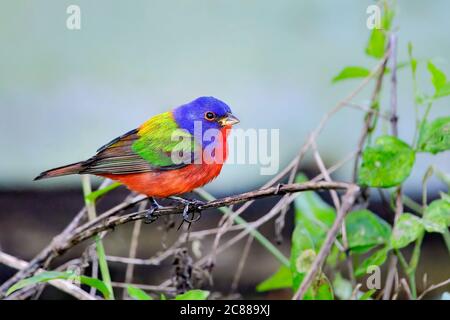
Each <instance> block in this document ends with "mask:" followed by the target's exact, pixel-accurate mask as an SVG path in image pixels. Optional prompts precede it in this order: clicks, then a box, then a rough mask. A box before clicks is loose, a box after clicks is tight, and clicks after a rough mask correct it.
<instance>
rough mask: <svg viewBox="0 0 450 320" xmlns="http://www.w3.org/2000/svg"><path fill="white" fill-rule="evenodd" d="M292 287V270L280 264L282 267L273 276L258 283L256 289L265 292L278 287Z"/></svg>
mask: <svg viewBox="0 0 450 320" xmlns="http://www.w3.org/2000/svg"><path fill="white" fill-rule="evenodd" d="M291 287H292V274H291V270H290V269H289V268H287V267H286V266H283V265H282V266H280V268H279V269H278V270H277V272H275V273H274V274H273V275H272V276H270V277H269V278H267V279H266V280H264V281H263V282H261V283H260V284H258V286H257V287H256V291H258V292H265V291H270V290H276V289H283V288H291Z"/></svg>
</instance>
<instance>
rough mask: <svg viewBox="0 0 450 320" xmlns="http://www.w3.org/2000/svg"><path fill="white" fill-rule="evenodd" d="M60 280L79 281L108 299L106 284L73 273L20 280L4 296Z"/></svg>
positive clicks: (51, 272) (41, 275) (38, 275)
mask: <svg viewBox="0 0 450 320" xmlns="http://www.w3.org/2000/svg"><path fill="white" fill-rule="evenodd" d="M56 279H62V280H73V281H79V282H80V283H82V284H85V285H88V286H90V287H94V288H96V289H97V290H98V291H100V292H101V293H102V294H103V296H104V297H105V298H106V299H109V298H110V292H109V290H108V287H107V286H106V284H105V283H104V282H103V281H101V280H98V279H94V278H90V277H86V276H78V275H76V274H75V273H74V272H73V271H64V272H59V271H44V272H41V273H38V274H36V275H34V276H32V277H30V278H26V279H22V280H20V281H19V282H17V283H16V284H15V285H13V286H12V287H11V288H9V289H8V291H7V293H6V295H10V294H11V293H13V292H14V291H17V290H20V289H22V288H25V287H28V286H31V285H35V284H38V283H45V282H48V281H51V280H56Z"/></svg>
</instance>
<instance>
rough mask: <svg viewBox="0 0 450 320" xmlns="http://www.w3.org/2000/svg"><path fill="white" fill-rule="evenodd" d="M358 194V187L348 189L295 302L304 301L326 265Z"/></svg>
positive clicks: (295, 297)
mask: <svg viewBox="0 0 450 320" xmlns="http://www.w3.org/2000/svg"><path fill="white" fill-rule="evenodd" d="M358 192H359V187H358V186H356V185H352V186H351V187H350V188H348V189H347V192H346V193H345V195H344V197H343V199H342V205H341V207H340V209H339V210H338V212H337V215H336V219H335V220H334V223H333V226H332V227H331V229H330V230H329V231H328V233H327V237H326V239H325V241H324V243H323V245H322V247H321V248H320V251H319V254H318V255H317V257H316V259H314V262H313V264H312V266H311V268H310V269H309V270H308V273H307V274H306V276H305V278H304V279H303V281H302V284H301V285H300V288H299V289H298V290H297V292H296V293H295V294H294V296H293V298H292V299H293V300H299V299H303V296H304V295H305V293H306V291H307V290H308V288H309V286H310V285H311V283H312V281H313V280H314V278H315V276H316V274H317V272H319V270H320V269H321V268H322V264H323V263H324V261H325V259H326V258H327V256H328V254H329V253H330V250H331V246H332V245H333V242H334V240H335V239H336V236H337V235H338V232H339V230H340V228H341V226H342V224H343V223H344V218H345V215H346V214H347V212H348V211H349V210H350V209H351V207H352V206H353V203H354V202H355V196H356V194H357V193H358Z"/></svg>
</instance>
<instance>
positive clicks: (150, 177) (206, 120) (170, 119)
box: [35, 97, 239, 221]
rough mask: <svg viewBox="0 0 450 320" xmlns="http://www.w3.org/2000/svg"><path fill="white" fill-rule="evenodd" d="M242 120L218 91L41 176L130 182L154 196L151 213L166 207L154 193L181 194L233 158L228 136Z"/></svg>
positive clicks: (213, 175)
mask: <svg viewBox="0 0 450 320" xmlns="http://www.w3.org/2000/svg"><path fill="white" fill-rule="evenodd" d="M238 122H239V120H238V119H237V118H236V117H235V116H234V115H233V114H232V112H231V109H230V107H229V106H228V105H227V104H225V103H224V102H222V101H220V100H218V99H216V98H214V97H200V98H197V99H195V100H194V101H191V102H189V103H187V104H184V105H181V106H179V107H176V108H174V109H172V110H171V111H168V112H164V113H161V114H158V115H156V116H154V117H152V118H150V119H149V120H148V121H146V122H145V123H143V124H142V125H141V126H140V127H138V128H136V129H133V130H131V131H129V132H127V133H125V134H123V135H121V136H119V137H117V138H116V139H114V140H112V141H111V142H109V143H108V144H106V145H104V146H103V147H101V148H100V149H98V150H97V153H96V154H95V155H94V156H93V157H91V158H89V159H88V160H86V161H80V162H76V163H73V164H69V165H66V166H63V167H59V168H55V169H51V170H48V171H45V172H42V173H41V174H40V175H39V176H38V177H36V178H35V180H40V179H46V178H53V177H59V176H65V175H70V174H93V175H97V176H101V177H105V178H109V179H112V180H116V181H119V182H121V183H122V184H124V185H126V186H127V187H128V188H129V189H130V190H133V191H136V192H138V193H141V194H144V195H146V196H148V197H149V199H150V204H151V205H150V209H149V210H148V215H147V217H148V219H149V221H152V220H151V219H152V217H151V215H152V213H153V212H154V211H155V210H156V209H157V208H160V205H159V204H158V203H157V202H156V200H155V199H154V198H155V197H157V198H166V197H172V198H174V199H177V200H178V201H181V202H182V203H183V204H184V205H185V208H184V211H183V219H184V220H186V221H189V220H188V214H189V206H190V205H198V202H196V201H189V200H185V199H182V198H179V197H176V196H177V195H181V194H183V193H186V192H190V191H192V190H194V189H195V188H198V187H201V186H203V185H205V184H207V183H209V182H210V181H211V180H213V179H214V178H216V177H217V176H218V175H219V174H220V171H221V169H222V165H223V163H224V161H225V160H226V158H227V136H228V134H229V132H230V129H231V127H232V126H233V125H234V124H236V123H238Z"/></svg>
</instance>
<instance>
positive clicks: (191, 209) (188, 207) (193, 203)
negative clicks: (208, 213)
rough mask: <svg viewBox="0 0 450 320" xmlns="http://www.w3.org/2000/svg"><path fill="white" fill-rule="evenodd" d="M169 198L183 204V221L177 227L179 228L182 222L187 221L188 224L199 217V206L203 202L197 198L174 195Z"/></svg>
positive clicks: (203, 203)
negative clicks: (188, 198)
mask: <svg viewBox="0 0 450 320" xmlns="http://www.w3.org/2000/svg"><path fill="white" fill-rule="evenodd" d="M170 199H172V200H175V201H178V202H181V203H182V204H183V205H184V209H183V222H182V223H181V225H180V226H179V227H178V229H180V228H181V226H182V225H183V223H184V222H187V223H189V225H190V224H191V223H193V222H196V221H198V220H199V219H200V218H201V216H202V215H201V207H202V206H204V205H205V202H203V201H200V200H197V199H194V200H187V199H183V198H180V197H175V196H172V197H170ZM196 213H198V215H197V216H196V215H195V214H196Z"/></svg>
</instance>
